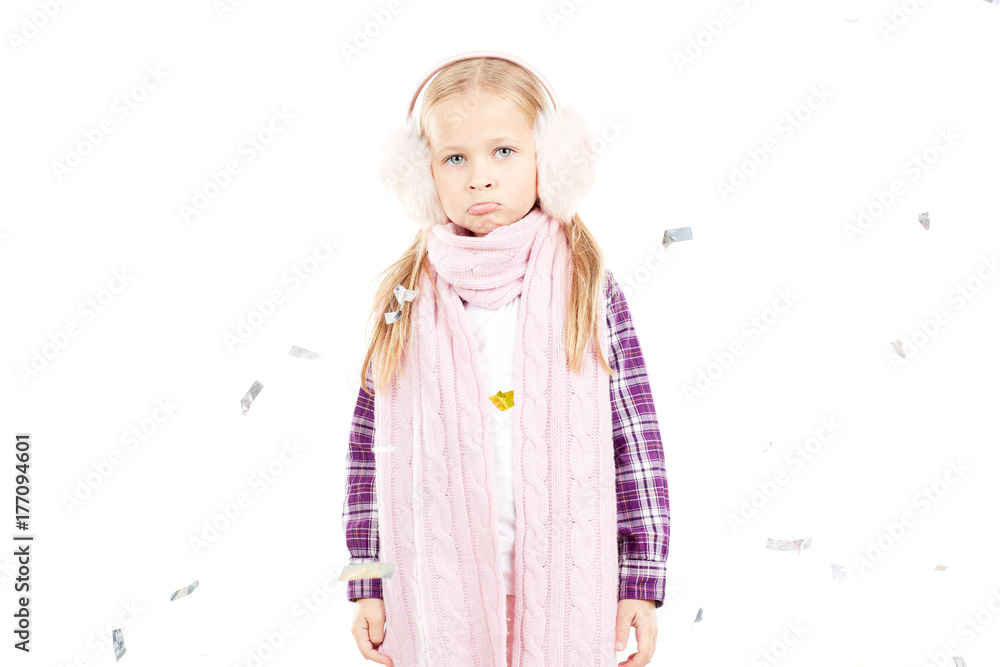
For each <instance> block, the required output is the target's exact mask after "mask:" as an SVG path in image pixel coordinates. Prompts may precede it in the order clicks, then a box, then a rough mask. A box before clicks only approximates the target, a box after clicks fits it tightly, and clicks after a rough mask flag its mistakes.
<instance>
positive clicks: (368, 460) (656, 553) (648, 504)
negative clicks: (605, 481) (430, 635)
mask: <svg viewBox="0 0 1000 667" xmlns="http://www.w3.org/2000/svg"><path fill="white" fill-rule="evenodd" d="M607 273H608V281H607V282H608V285H607V291H606V293H605V297H606V299H607V324H608V330H609V333H610V343H611V346H610V347H611V354H610V356H609V358H608V363H609V364H610V366H611V368H612V369H613V370H614V371H616V375H614V376H612V378H611V414H612V431H611V432H612V437H613V439H614V446H615V466H616V480H617V496H618V498H617V501H618V503H617V504H618V558H619V568H618V572H619V586H618V599H619V600H622V599H626V598H628V599H636V600H652V601H654V602H655V604H656V607H657V608H659V607H662V606H663V598H664V596H665V594H666V561H667V546H668V543H669V541H670V505H669V498H668V496H667V477H666V469H665V465H664V456H663V444H662V442H661V440H660V431H659V426H658V423H657V420H656V411H655V410H654V408H653V396H652V392H651V391H650V388H649V380H648V378H647V376H646V367H645V363H644V361H643V358H642V350H641V349H640V347H639V340H638V338H637V337H636V335H635V329H634V328H633V327H632V319H631V316H630V315H629V311H628V304H627V303H626V302H625V297H624V295H623V294H622V292H621V290H620V288H619V286H618V283H617V282H616V281H615V279H614V277H613V276H612V275H611V272H610V271H608V272H607ZM365 382H366V384H367V386H368V388H369V389H372V388H373V384H372V366H371V364H369V365H368V369H367V374H366V377H365ZM374 424H375V403H374V398H373V397H371V396H369V395H368V394H366V393H365V392H364V390H363V389H359V390H358V401H357V405H356V407H355V409H354V417H353V418H352V420H351V433H350V437H349V443H348V444H349V446H348V456H347V465H348V474H347V495H346V497H345V498H344V513H343V521H344V531H345V534H346V536H347V549H348V551H349V552H350V555H351V559H350V564H352V565H353V564H356V563H371V562H376V561H378V553H379V540H378V507H377V504H376V498H375V457H374V455H373V454H372V444H373V441H374V436H375V428H374ZM347 597H348V599H349V600H350V601H351V602H356V601H357V599H358V598H381V597H382V580H381V579H356V580H353V581H348V582H347Z"/></svg>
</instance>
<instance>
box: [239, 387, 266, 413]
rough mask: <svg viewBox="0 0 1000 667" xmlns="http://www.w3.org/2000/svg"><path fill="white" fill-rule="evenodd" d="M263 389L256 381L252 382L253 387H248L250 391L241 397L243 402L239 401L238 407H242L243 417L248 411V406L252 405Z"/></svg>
mask: <svg viewBox="0 0 1000 667" xmlns="http://www.w3.org/2000/svg"><path fill="white" fill-rule="evenodd" d="M263 388H264V385H262V384H261V383H260V382H257V381H256V380H254V381H253V386H252V387H250V391H248V392H247V393H246V395H245V396H244V397H243V400H241V401H240V405H242V406H243V414H244V416H245V415H246V413H247V412H248V411H249V410H250V404H251V403H253V399H255V398H257V394H259V393H260V390H261V389H263Z"/></svg>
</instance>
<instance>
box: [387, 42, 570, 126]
mask: <svg viewBox="0 0 1000 667" xmlns="http://www.w3.org/2000/svg"><path fill="white" fill-rule="evenodd" d="M469 58H501V59H503V60H507V61H510V62H512V63H514V64H515V65H520V66H521V67H523V68H524V69H526V70H528V71H529V72H531V73H532V74H534V75H535V77H536V78H537V79H538V81H539V82H540V83H541V84H542V86H543V87H544V88H545V92H547V93H548V94H549V99H550V100H552V108H553V110H558V109H559V100H558V98H557V97H556V94H555V92H554V91H553V90H552V86H550V85H549V82H548V81H546V80H545V77H544V76H542V74H541V72H539V71H538V70H537V69H535V68H534V67H532V66H531V65H529V64H528V63H526V62H525V61H524V60H521V59H520V58H518V57H517V56H514V55H511V54H510V53H504V52H502V51H466V52H465V53H460V54H458V55H455V56H452V57H450V58H447V59H445V60H442V61H441V62H439V63H438V64H437V65H435V66H434V67H432V68H431V70H430V71H429V72H427V74H425V75H424V77H423V79H421V81H420V84H419V85H418V86H417V88H416V90H414V91H413V97H412V98H410V107H409V109H407V110H406V120H407V121H409V120H410V116H411V115H412V114H413V107H414V106H416V104H417V98H418V97H420V93H421V91H422V90H423V89H424V86H425V85H427V82H428V81H430V80H431V79H432V78H433V77H434V75H435V74H437V73H438V72H440V71H441V70H442V69H444V68H445V67H447V66H448V65H451V64H452V63H456V62H458V61H459V60H467V59H469Z"/></svg>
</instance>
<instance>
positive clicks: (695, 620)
mask: <svg viewBox="0 0 1000 667" xmlns="http://www.w3.org/2000/svg"><path fill="white" fill-rule="evenodd" d="M702 611H704V610H703V609H702V608H701V607H698V615H697V616H695V617H694V622H693V623H691V627H692V628H694V624H695V623H701V612H702Z"/></svg>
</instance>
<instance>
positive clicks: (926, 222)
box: [917, 213, 931, 229]
mask: <svg viewBox="0 0 1000 667" xmlns="http://www.w3.org/2000/svg"><path fill="white" fill-rule="evenodd" d="M917 222H919V223H920V224H921V225H923V226H924V229H930V228H931V218H930V216H929V215H928V214H927V213H921V214H920V217H918V218H917Z"/></svg>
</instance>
